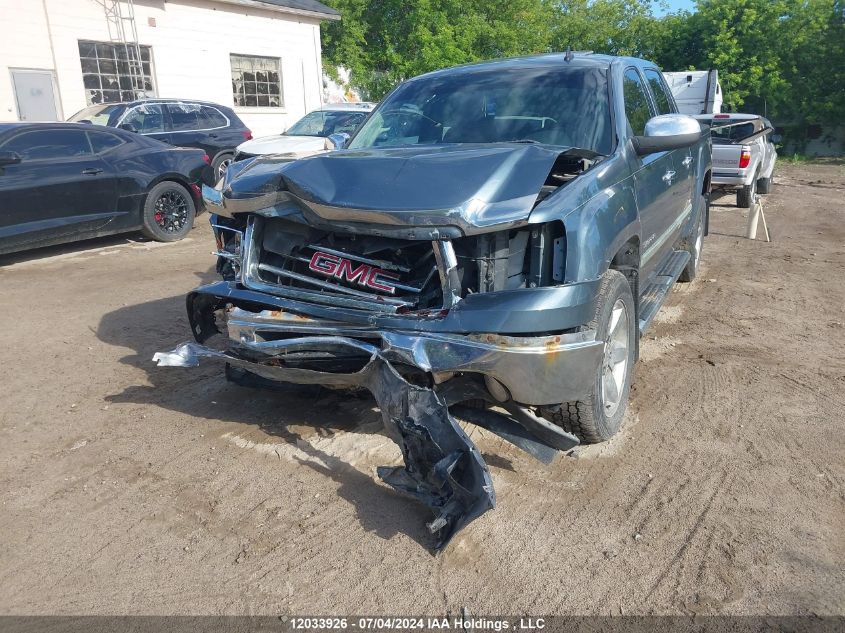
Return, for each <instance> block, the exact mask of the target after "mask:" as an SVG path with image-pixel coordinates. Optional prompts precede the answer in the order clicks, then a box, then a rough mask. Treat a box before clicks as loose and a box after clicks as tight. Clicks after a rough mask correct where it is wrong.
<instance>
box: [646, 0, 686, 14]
mask: <svg viewBox="0 0 845 633" xmlns="http://www.w3.org/2000/svg"><path fill="white" fill-rule="evenodd" d="M667 4H668V5H669V12H672V13H674V12H675V11H680V10H686V11H692V10H693V9H695V0H667ZM652 6H653V10H654V13H655V15H665V11H663V10H662V9H661V7H660V6H658V3H657V2H654V3H653V5H652Z"/></svg>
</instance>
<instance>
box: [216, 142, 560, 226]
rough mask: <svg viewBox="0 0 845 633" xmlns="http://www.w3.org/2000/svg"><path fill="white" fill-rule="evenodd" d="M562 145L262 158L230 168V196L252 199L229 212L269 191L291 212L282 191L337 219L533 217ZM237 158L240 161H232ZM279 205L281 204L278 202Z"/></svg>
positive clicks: (431, 221) (487, 221) (448, 221)
mask: <svg viewBox="0 0 845 633" xmlns="http://www.w3.org/2000/svg"><path fill="white" fill-rule="evenodd" d="M561 153H562V150H561V149H560V148H551V147H547V146H541V145H530V144H521V143H496V144H471V145H470V144H466V145H463V144H461V145H442V146H415V147H402V148H375V149H366V150H341V151H336V152H330V153H327V154H322V155H318V156H312V157H308V158H304V159H301V160H295V161H292V160H290V159H288V160H285V159H283V158H282V157H266V158H257V159H255V160H254V161H252V162H251V163H249V164H248V165H244V166H243V167H242V168H240V170H239V171H235V170H231V169H230V172H231V173H230V175H229V177H228V178H227V179H226V182H225V183H224V188H223V191H222V194H223V198H224V203H225V202H226V201H230V202H231V201H244V200H248V199H249V200H252V204H250V205H249V207H248V208H247V206H246V205H243V206H241V207H240V208H238V206H237V205H231V204H227V205H226V206H227V207H228V208H230V210H231V212H232V213H239V212H246V211H256V212H261V211H260V210H259V209H257V208H256V204H255V203H256V202H257V201H258V200H259V199H263V200H268V199H269V194H270V193H271V192H279V191H281V192H289V193H288V194H287V195H286V196H285V195H283V196H281V199H278V197H277V199H276V200H274V203H273V204H274V205H275V207H276V208H275V211H274V212H273V213H272V214H273V215H290V214H291V213H292V212H293V209H288V210H286V209H284V208H281V207H284V202H285V200H284V199H285V198H287V199H289V200H291V199H292V200H293V201H294V202H295V203H296V207H297V209H299V210H300V211H301V209H302V207H303V206H305V207H307V209H308V210H310V212H311V213H313V214H314V215H316V216H319V218H322V220H324V221H327V222H333V223H343V224H346V223H353V224H361V223H373V224H378V225H381V226H394V227H397V226H415V227H421V226H427V227H440V226H452V227H457V228H458V229H460V230H461V231H462V232H463V233H465V234H467V233H472V232H474V231H476V230H480V229H483V228H484V227H490V226H493V225H508V224H511V225H512V224H514V223H518V222H521V221H525V220H527V219H528V216H529V214H530V213H531V210H532V208H533V207H534V205H535V203H536V200H537V196H538V194H539V193H540V190H541V188H542V186H543V184H544V183H545V181H546V179H547V177H548V175H549V172H550V171H551V169H552V167H553V166H554V163H555V161H556V160H557V159H558V157H559V156H560V155H561ZM235 165H238V164H237V163H235ZM280 204H281V207H280V206H279V205H280Z"/></svg>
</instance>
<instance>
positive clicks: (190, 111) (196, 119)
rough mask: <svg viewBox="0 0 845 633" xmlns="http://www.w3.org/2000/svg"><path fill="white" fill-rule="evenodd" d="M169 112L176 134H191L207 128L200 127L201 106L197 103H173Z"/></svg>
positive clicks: (168, 108) (169, 105)
mask: <svg viewBox="0 0 845 633" xmlns="http://www.w3.org/2000/svg"><path fill="white" fill-rule="evenodd" d="M167 111H168V112H169V113H170V123H171V124H172V126H173V127H172V128H171V129H172V130H173V131H174V132H190V131H191V130H199V129H201V128H204V127H205V126H204V125H200V106H199V105H197V104H195V103H171V104H168V106H167Z"/></svg>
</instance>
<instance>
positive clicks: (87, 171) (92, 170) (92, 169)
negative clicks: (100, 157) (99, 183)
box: [82, 167, 103, 176]
mask: <svg viewBox="0 0 845 633" xmlns="http://www.w3.org/2000/svg"><path fill="white" fill-rule="evenodd" d="M82 173H83V174H85V175H86V176H96V175H97V174H102V173H103V170H102V169H100V168H99V167H90V168H88V169H83V170H82Z"/></svg>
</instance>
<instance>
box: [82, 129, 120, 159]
mask: <svg viewBox="0 0 845 633" xmlns="http://www.w3.org/2000/svg"><path fill="white" fill-rule="evenodd" d="M88 140H89V141H91V149H93V150H94V153H95V154H103V153H105V152H107V151H109V150H110V149H114V148H115V147H117V146H118V145H123V142H124V141H123V139H122V138H120V137H117V136H115V135H114V134H108V133H106V132H88Z"/></svg>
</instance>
